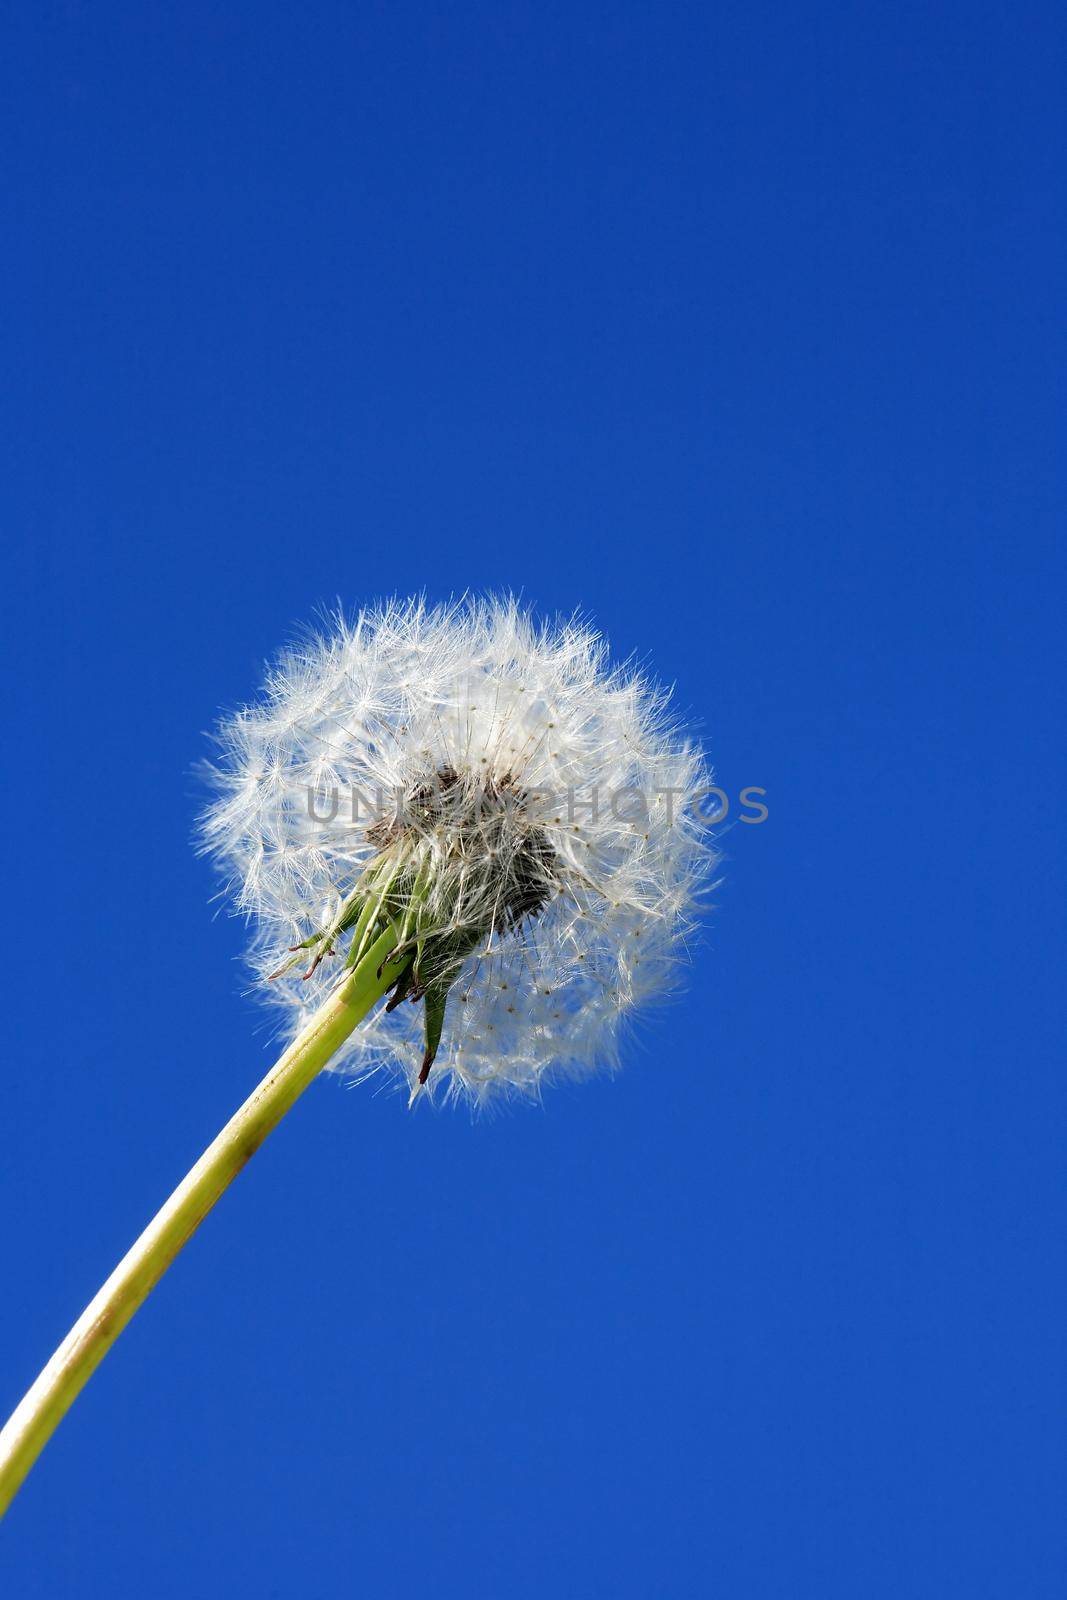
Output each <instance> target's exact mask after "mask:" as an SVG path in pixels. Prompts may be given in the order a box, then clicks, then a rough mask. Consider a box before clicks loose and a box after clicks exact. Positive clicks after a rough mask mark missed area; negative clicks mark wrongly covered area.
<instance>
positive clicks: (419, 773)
mask: <svg viewBox="0 0 1067 1600" xmlns="http://www.w3.org/2000/svg"><path fill="white" fill-rule="evenodd" d="M666 702H667V696H666V695H665V694H664V692H663V691H661V690H660V689H658V688H657V687H655V686H654V685H653V684H651V683H649V682H648V681H647V680H646V679H644V678H643V677H641V676H640V675H639V674H638V673H636V672H634V671H632V670H626V669H620V668H617V667H616V668H613V667H612V666H611V665H610V664H609V661H608V656H607V649H606V646H605V645H604V643H603V641H602V640H601V639H600V638H599V637H598V635H597V634H596V633H595V632H594V631H592V630H591V629H590V628H589V627H587V626H585V625H583V624H581V623H577V622H563V623H558V624H555V625H552V626H548V625H538V624H537V623H535V622H534V621H533V620H532V619H531V618H530V616H529V615H528V614H526V613H525V612H523V611H522V610H520V608H519V607H518V605H517V604H516V602H515V601H513V600H507V599H505V600H495V599H493V600H470V599H467V600H464V601H461V602H459V603H457V604H453V605H449V606H441V607H428V606H427V605H425V604H424V603H423V602H421V601H408V602H405V603H397V602H393V603H389V604H385V605H382V606H380V607H375V608H372V609H368V610H365V611H363V612H361V613H360V614H359V615H358V616H357V617H356V618H355V620H354V621H346V620H345V619H344V618H343V617H337V618H335V619H332V621H331V624H330V627H329V629H328V631H327V632H325V633H324V634H322V635H321V636H315V637H312V638H309V639H308V640H307V641H306V642H304V643H302V644H300V645H298V646H296V647H295V648H292V649H290V650H288V651H287V652H286V653H285V654H284V655H283V656H282V657H281V658H280V659H279V660H278V662H277V663H276V664H275V666H274V667H273V668H272V669H271V670H270V672H269V674H268V677H267V682H266V684H265V687H264V690H263V693H262V696H261V698H260V700H259V701H258V702H257V703H256V704H255V705H254V706H251V707H249V708H247V709H245V710H242V711H240V712H238V713H236V715H233V716H231V717H228V718H226V719H225V720H224V721H223V722H222V723H221V725H220V727H219V730H218V740H219V745H220V749H221V755H220V758H219V759H218V761H217V763H216V764H215V765H214V766H213V767H212V768H211V778H212V782H213V784H214V787H215V791H216V793H215V799H214V801H213V803H212V804H211V806H210V807H209V809H208V810H207V812H206V813H205V815H204V817H203V819H202V840H203V844H204V847H205V849H206V850H207V851H208V852H209V853H211V854H212V855H213V856H214V857H215V858H216V860H217V861H218V862H219V864H220V866H221V867H222V869H223V871H224V872H225V874H226V877H227V884H228V888H229V890H230V891H231V893H232V896H233V900H234V903H235V906H236V908H237V909H238V910H240V911H242V912H244V913H245V914H246V915H247V916H248V918H249V920H250V922H251V923H252V925H253V928H254V937H253V942H252V949H251V959H252V962H253V965H254V967H255V970H256V971H257V973H258V974H259V976H260V977H261V978H262V979H264V980H265V979H266V977H267V975H268V974H269V973H271V972H272V971H273V970H274V969H275V968H277V966H278V964H279V956H280V953H283V952H285V951H286V949H287V948H288V947H290V946H293V945H295V944H298V943H299V942H300V941H301V940H303V939H307V938H308V937H309V936H310V935H311V934H312V933H314V932H315V931H316V930H318V929H321V928H323V927H325V926H328V925H329V924H330V923H331V922H332V921H333V919H334V918H335V917H336V916H337V914H338V909H339V907H340V905H341V903H342V900H343V899H344V897H345V896H346V895H347V894H349V892H350V891H351V890H352V888H353V886H354V885H355V884H356V883H357V882H358V881H359V879H360V877H361V874H363V873H364V872H365V871H366V869H367V867H368V864H369V863H371V862H372V861H375V860H376V859H379V858H380V857H381V856H382V853H383V851H386V852H388V851H393V852H396V853H399V854H401V855H402V856H403V857H404V859H405V860H406V861H407V862H408V863H409V864H410V863H411V862H414V863H415V868H414V870H415V872H416V874H417V873H418V870H419V869H420V868H422V869H423V879H422V881H423V882H424V883H425V884H428V885H429V888H428V895H429V905H430V912H429V913H428V915H429V916H430V918H431V921H432V923H433V926H434V928H435V931H437V932H439V933H440V934H441V935H442V937H443V938H444V937H450V936H452V935H453V934H457V935H458V936H459V937H460V946H459V947H460V948H463V947H466V946H472V948H470V949H469V952H468V953H466V954H465V957H464V959H463V963H462V967H461V969H460V971H459V976H458V979H457V981H456V982H455V983H454V986H453V987H452V989H451V992H450V995H449V1000H448V1008H447V1014H446V1020H445V1027H444V1036H443V1039H442V1042H441V1046H440V1051H439V1054H438V1056H437V1061H436V1065H435V1066H434V1069H433V1073H432V1075H431V1078H430V1083H429V1088H430V1090H431V1092H434V1091H437V1090H440V1091H441V1092H443V1093H446V1094H453V1095H456V1094H469V1095H470V1096H472V1097H473V1098H474V1099H476V1100H479V1101H480V1100H482V1099H484V1098H485V1097H486V1096H487V1094H488V1093H490V1092H491V1091H494V1090H499V1089H512V1090H521V1091H526V1092H535V1093H536V1092H537V1091H538V1090H539V1088H540V1086H541V1084H542V1082H543V1081H544V1078H545V1075H546V1073H551V1072H560V1071H562V1072H565V1071H571V1072H582V1071H587V1070H589V1069H591V1068H593V1067H595V1066H598V1065H609V1066H610V1065H614V1064H615V1062H616V1060H617V1042H618V1035H619V1029H620V1024H621V1022H622V1020H623V1018H625V1017H626V1016H627V1015H628V1014H629V1013H631V1012H632V1011H633V1010H634V1008H635V1007H637V1006H638V1005H640V1004H641V1003H642V1002H644V1001H647V1000H649V999H651V998H653V997H654V996H656V995H657V994H659V993H661V992H663V991H664V990H665V989H666V988H669V987H670V986H671V984H672V981H673V979H674V976H675V973H676V970H677V967H678V963H679V958H680V956H681V954H682V952H683V947H684V943H685V940H686V937H687V935H688V934H689V932H690V931H691V929H692V926H693V921H694V912H695V907H696V902H697V898H698V895H699V892H700V890H701V888H702V887H703V886H704V885H705V884H706V882H707V879H708V875H709V870H710V868H711V866H712V864H713V861H714V858H715V857H714V851H713V849H712V847H711V844H710V841H709V839H708V837H707V833H706V829H705V827H704V824H703V823H702V821H701V819H700V817H699V815H698V812H697V808H696V805H695V804H694V801H695V799H696V798H697V797H698V796H699V794H700V791H701V790H702V788H703V787H705V786H706V784H707V783H708V782H709V781H710V773H709V771H708V769H707V768H706V767H705V764H704V761H703V758H702V756H701V754H700V752H699V750H698V749H697V748H695V746H694V745H693V744H692V743H691V742H690V741H688V740H686V739H685V738H683V737H682V736H681V735H680V734H679V732H678V730H677V728H676V726H675V725H674V723H673V721H672V720H671V719H670V718H669V716H668V711H667V703H666ZM339 966H340V962H338V961H336V960H334V961H332V962H331V960H330V959H326V960H323V961H322V962H321V964H320V965H319V966H318V967H317V969H316V971H315V973H314V975H313V976H312V977H311V978H310V979H308V980H307V981H305V980H304V979H302V977H301V976H300V973H299V972H298V971H296V970H290V971H287V972H284V973H283V974H282V975H281V976H280V977H279V978H277V979H276V980H275V981H274V982H273V983H271V984H269V985H268V984H267V983H266V982H264V983H263V990H264V993H265V994H266V996H267V998H268V999H270V1000H271V1001H273V1002H274V1003H275V1004H277V1005H280V1006H281V1007H283V1008H284V1010H285V1012H286V1013H287V1014H288V1021H289V1025H290V1027H291V1029H292V1031H293V1032H296V1031H297V1030H298V1029H299V1028H301V1027H302V1026H303V1025H304V1023H305V1022H306V1021H307V1020H308V1018H309V1016H310V1015H311V1013H312V1012H313V1011H314V1010H315V1009H316V1008H317V1007H318V1006H319V1005H320V1004H321V1002H322V1000H323V998H324V995H325V993H326V992H327V991H328V990H329V989H330V988H331V987H332V985H333V984H334V983H336V981H337V978H338V970H337V969H338V968H339ZM421 1009H422V1008H421V1007H417V1006H411V1005H401V1006H399V1007H398V1008H397V1009H395V1010H394V1011H392V1012H391V1013H390V1014H388V1015H386V1014H385V1013H384V1010H383V1009H379V1010H378V1011H377V1012H376V1013H375V1014H374V1015H372V1016H370V1017H369V1018H368V1019H367V1020H366V1021H365V1022H364V1023H363V1024H362V1025H361V1026H360V1027H359V1028H358V1029H357V1030H356V1031H355V1033H354V1034H353V1035H352V1036H351V1038H350V1039H349V1041H348V1043H347V1044H346V1045H345V1046H344V1047H343V1048H342V1050H341V1051H340V1052H339V1053H338V1055H337V1057H336V1058H335V1060H334V1062H333V1066H334V1068H335V1069H337V1070H341V1071H344V1072H348V1073H350V1074H354V1075H364V1074H366V1073H367V1072H369V1071H371V1070H374V1069H376V1068H379V1067H384V1068H387V1069H393V1070H394V1071H395V1070H396V1069H399V1070H400V1071H402V1072H403V1074H404V1076H405V1077H406V1079H407V1081H408V1083H409V1085H413V1084H414V1083H415V1082H416V1081H417V1077H418V1073H419V1069H420V1063H421V1062H422V1058H423V1037H422V1027H423V1019H422V1015H421Z"/></svg>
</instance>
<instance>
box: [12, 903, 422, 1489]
mask: <svg viewBox="0 0 1067 1600" xmlns="http://www.w3.org/2000/svg"><path fill="white" fill-rule="evenodd" d="M395 943H396V932H395V930H394V929H393V928H391V927H390V928H388V929H387V931H385V932H384V933H382V934H381V936H380V937H379V938H378V939H377V941H376V942H375V943H374V944H373V945H372V946H371V948H370V949H369V950H368V951H367V954H366V955H365V957H364V958H363V960H362V961H361V962H360V964H359V966H358V967H357V968H356V969H355V971H354V972H352V973H350V974H349V975H348V977H346V979H345V981H344V982H343V984H341V986H340V987H339V988H338V989H336V990H335V991H334V993H333V994H332V995H331V996H330V997H329V999H328V1000H326V1001H325V1003H324V1004H323V1005H322V1006H321V1007H320V1008H319V1010H318V1011H317V1012H316V1013H315V1015H314V1017H313V1018H312V1019H311V1021H310V1022H309V1024H308V1026H307V1027H306V1028H305V1029H304V1031H303V1032H302V1033H301V1034H300V1035H299V1037H298V1038H296V1039H294V1041H293V1043H292V1044H291V1045H290V1046H289V1048H288V1049H287V1050H286V1051H285V1053H284V1055H282V1057H281V1058H280V1060H279V1061H278V1062H277V1063H276V1064H275V1065H274V1066H273V1067H272V1068H271V1070H270V1071H269V1072H268V1073H267V1076H266V1077H265V1078H264V1079H263V1082H262V1083H261V1084H260V1085H259V1087H258V1088H257V1089H255V1090H254V1091H253V1092H252V1094H251V1095H250V1096H249V1097H248V1099H247V1100H246V1101H245V1103H244V1105H243V1106H241V1108H240V1110H239V1111H237V1112H236V1113H235V1114H234V1116H232V1117H231V1118H230V1120H229V1122H228V1123H227V1124H226V1126H225V1127H224V1128H223V1130H222V1132H221V1133H220V1134H219V1135H218V1137H217V1138H216V1139H215V1141H214V1142H213V1143H212V1144H210V1145H209V1146H208V1148H207V1149H206V1150H205V1151H204V1154H203V1155H202V1156H201V1157H200V1160H199V1161H198V1162H197V1163H196V1165H195V1166H194V1167H193V1169H192V1171H191V1172H190V1173H189V1174H188V1176H187V1177H185V1178H184V1179H183V1181H182V1182H181V1183H180V1184H179V1185H178V1187H177V1188H176V1189H175V1191H174V1193H173V1194H172V1195H171V1197H170V1199H169V1200H168V1201H167V1202H166V1204H165V1205H164V1206H163V1207H162V1208H161V1209H160V1210H159V1211H158V1212H157V1213H156V1215H155V1217H154V1218H153V1219H152V1221H151V1222H150V1223H149V1224H148V1227H147V1228H146V1229H145V1230H144V1232H143V1233H142V1234H141V1237H140V1238H139V1239H138V1240H137V1242H136V1244H134V1245H133V1247H132V1248H131V1249H130V1250H129V1251H128V1252H127V1254H126V1255H125V1256H124V1257H123V1259H122V1260H121V1261H120V1262H119V1264H118V1266H117V1267H116V1268H115V1270H114V1272H113V1273H112V1274H111V1276H110V1278H108V1280H107V1282H106V1283H105V1284H104V1286H103V1288H102V1289H101V1290H100V1291H99V1293H98V1294H97V1296H96V1298H95V1299H94V1300H92V1301H91V1302H90V1303H89V1305H88V1306H87V1307H86V1309H85V1310H84V1311H83V1312H82V1315H81V1316H80V1317H79V1318H78V1321H77V1322H76V1323H75V1324H74V1326H73V1328H72V1329H71V1330H70V1332H69V1333H68V1335H67V1337H66V1338H65V1339H64V1341H63V1343H62V1344H61V1345H60V1346H59V1349H58V1350H57V1351H56V1353H55V1355H54V1356H53V1357H52V1359H51V1361H49V1363H48V1365H47V1366H46V1367H45V1368H44V1370H43V1372H42V1373H41V1375H40V1377H39V1378H38V1379H37V1381H36V1383H35V1384H34V1385H33V1387H32V1388H31V1389H30V1390H29V1391H28V1393H27V1394H26V1395H25V1397H24V1398H23V1400H22V1401H21V1403H20V1404H19V1406H18V1407H17V1408H16V1410H15V1411H14V1412H13V1413H12V1415H11V1418H10V1419H9V1421H8V1423H7V1425H6V1426H5V1428H4V1429H3V1431H2V1432H0V1517H2V1516H3V1514H4V1512H5V1511H6V1510H7V1508H8V1506H9V1505H10V1503H11V1501H12V1499H13V1498H14V1496H15V1494H16V1493H17V1491H18V1489H19V1486H20V1485H21V1483H22V1481H23V1479H24V1478H25V1476H26V1474H27V1473H28V1472H29V1470H30V1468H31V1467H32V1466H33V1463H34V1462H35V1461H36V1459H37V1457H38V1456H39V1455H40V1453H41V1451H42V1450H43V1449H44V1446H45V1445H46V1444H47V1442H48V1440H49V1439H50V1438H51V1436H52V1433H53V1432H54V1430H55V1429H56V1427H57V1426H58V1424H59V1422H60V1421H61V1420H62V1418H63V1417H64V1415H65V1414H66V1412H67V1410H68V1409H69V1407H70V1406H71V1404H72V1403H73V1401H74V1399H75V1397H76V1396H77V1395H78V1394H79V1392H80V1391H81V1389H82V1387H83V1386H84V1384H85V1383H86V1382H87V1381H88V1379H89V1378H90V1376H91V1375H92V1373H93V1372H94V1371H95V1369H96V1368H97V1366H99V1364H100V1362H101V1361H102V1360H103V1358H104V1356H105V1355H106V1354H107V1352H108V1350H110V1348H111V1346H112V1345H113V1344H114V1342H115V1340H116V1339H117V1338H118V1336H119V1334H120V1333H121V1332H122V1330H123V1328H124V1327H125V1326H126V1324H127V1322H129V1320H130V1318H131V1317H132V1316H133V1314H134V1312H135V1311H136V1310H137V1308H138V1306H140V1305H141V1304H142V1303H143V1301H144V1300H146V1299H147V1297H148V1295H149V1293H150V1292H151V1290H152V1289H153V1288H154V1287H155V1285H156V1284H157V1283H158V1282H159V1280H160V1278H161V1277H162V1276H163V1274H164V1272H166V1270H167V1268H168V1267H169V1266H170V1264H171V1262H172V1261H173V1260H174V1258H175V1256H176V1255H177V1254H178V1252H179V1250H180V1249H181V1248H182V1246H183V1245H184V1244H185V1242H186V1240H187V1239H189V1237H190V1236H191V1235H192V1234H193V1233H194V1232H195V1230H196V1229H197V1228H198V1227H199V1225H200V1223H201V1222H202V1221H203V1220H204V1218H205V1217H206V1216H207V1214H208V1212H209V1211H210V1210H211V1208H212V1206H213V1205H214V1204H215V1202H216V1200H217V1199H218V1198H219V1196H220V1195H221V1194H222V1193H223V1191H224V1190H225V1189H226V1188H227V1187H228V1186H229V1185H230V1184H231V1183H232V1182H233V1180H234V1178H235V1177H236V1176H237V1174H238V1173H239V1172H240V1170H241V1168H242V1167H243V1166H244V1165H245V1163H246V1161H248V1159H249V1158H250V1157H251V1156H252V1155H253V1154H254V1153H255V1151H256V1150H258V1148H259V1146H260V1145H261V1144H262V1143H263V1141H264V1139H265V1138H266V1137H267V1135H268V1134H269V1133H270V1132H271V1130H272V1129H273V1128H275V1127H276V1126H277V1124H278V1123H279V1122H280V1121H281V1119H282V1117H284V1115H285V1113H286V1112H287V1111H288V1110H289V1109H290V1107H291V1106H292V1105H293V1104H294V1102H295V1101H296V1100H297V1099H298V1097H299V1096H300V1095H301V1094H302V1093H303V1092H304V1090H305V1089H306V1088H307V1086H308V1084H309V1083H311V1081H312V1079H313V1078H315V1077H316V1076H317V1075H318V1073H319V1072H320V1071H321V1070H322V1068H323V1067H324V1066H325V1065H326V1063H327V1062H328V1061H329V1059H330V1057H331V1056H332V1055H333V1053H334V1051H335V1050H336V1049H337V1048H338V1046H339V1045H341V1044H343V1042H344V1041H345V1039H347V1038H348V1036H349V1034H350V1033H351V1032H352V1030H353V1028H355V1027H356V1025H357V1024H358V1023H359V1022H361V1021H362V1019H363V1018H364V1017H365V1016H366V1014H367V1012H368V1011H369V1010H370V1008H371V1006H373V1005H374V1003H375V1001H376V1000H379V999H380V998H381V996H382V995H383V994H384V993H385V991H386V990H387V989H388V988H389V987H390V985H391V984H393V983H395V982H396V979H397V975H398V972H399V971H400V970H402V960H400V961H395V962H391V961H390V960H389V957H390V954H391V953H392V951H393V950H394V948H395ZM402 959H409V958H402ZM379 969H381V970H380V971H379Z"/></svg>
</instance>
